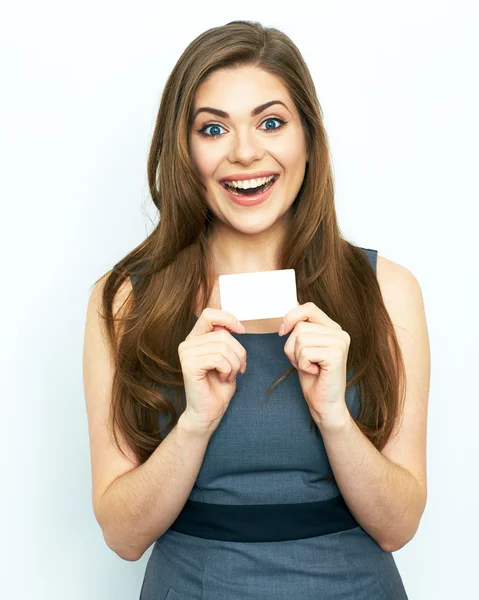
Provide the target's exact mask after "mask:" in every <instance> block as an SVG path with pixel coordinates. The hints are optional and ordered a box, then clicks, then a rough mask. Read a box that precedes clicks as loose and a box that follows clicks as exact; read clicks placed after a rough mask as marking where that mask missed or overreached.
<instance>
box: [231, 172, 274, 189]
mask: <svg viewBox="0 0 479 600" xmlns="http://www.w3.org/2000/svg"><path fill="white" fill-rule="evenodd" d="M273 177H274V175H269V176H268V177H262V178H261V179H243V180H241V181H225V183H226V184H227V185H230V186H232V187H235V188H242V189H245V190H247V189H249V188H253V187H259V186H260V185H264V184H265V183H266V182H268V181H271V180H272V179H273Z"/></svg>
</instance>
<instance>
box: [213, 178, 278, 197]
mask: <svg viewBox="0 0 479 600" xmlns="http://www.w3.org/2000/svg"><path fill="white" fill-rule="evenodd" d="M278 178H279V175H274V176H273V179H271V181H267V182H266V183H265V184H264V185H260V186H258V187H252V188H246V189H243V188H235V187H234V186H232V185H229V184H228V183H226V181H221V182H220V183H221V185H222V186H223V187H224V188H225V190H228V192H230V193H231V194H233V195H234V196H259V195H260V194H264V193H265V192H267V191H268V190H269V188H270V187H271V186H273V185H274V183H275V182H276V181H277V179H278Z"/></svg>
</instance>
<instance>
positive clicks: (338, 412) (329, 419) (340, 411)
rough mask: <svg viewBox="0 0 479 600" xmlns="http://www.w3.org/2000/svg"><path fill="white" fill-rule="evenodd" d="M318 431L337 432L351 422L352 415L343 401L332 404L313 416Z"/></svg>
mask: <svg viewBox="0 0 479 600" xmlns="http://www.w3.org/2000/svg"><path fill="white" fill-rule="evenodd" d="M313 419H314V422H315V423H316V425H317V426H318V428H319V430H320V432H327V433H337V432H341V431H344V430H345V429H346V428H347V427H348V426H349V425H350V423H351V420H352V417H351V414H350V412H349V409H348V407H347V405H346V403H345V402H341V403H340V404H339V405H338V406H333V407H331V408H328V410H324V411H322V412H321V413H316V414H315V415H314V416H313Z"/></svg>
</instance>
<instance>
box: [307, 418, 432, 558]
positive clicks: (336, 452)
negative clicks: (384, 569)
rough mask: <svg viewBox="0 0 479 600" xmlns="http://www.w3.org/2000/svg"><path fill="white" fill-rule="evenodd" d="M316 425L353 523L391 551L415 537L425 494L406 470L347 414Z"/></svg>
mask: <svg viewBox="0 0 479 600" xmlns="http://www.w3.org/2000/svg"><path fill="white" fill-rule="evenodd" d="M344 410H345V413H344V414H342V415H341V414H338V415H337V417H336V422H335V423H334V424H333V423H330V424H321V423H317V425H318V427H319V430H320V432H321V435H322V438H323V441H324V446H325V448H326V452H327V454H328V458H329V461H330V463H331V468H332V470H333V473H334V476H335V478H336V482H337V484H338V487H339V489H340V491H341V494H342V496H343V497H344V500H345V502H346V504H347V505H348V508H349V509H350V511H351V512H352V514H353V516H354V517H355V519H356V520H357V522H358V523H359V524H360V525H361V527H362V528H363V529H365V530H366V531H367V532H368V533H369V534H370V535H371V537H373V538H374V539H375V540H376V541H377V543H378V544H379V545H380V546H381V548H382V549H383V550H385V551H387V552H394V551H395V550H398V549H399V548H401V547H402V546H403V545H404V544H406V543H407V542H408V541H409V540H410V539H412V538H413V537H414V534H415V533H416V531H417V528H418V525H419V521H420V518H421V515H422V513H423V511H424V506H425V498H424V494H423V491H422V488H421V486H420V485H419V483H418V482H417V481H416V479H415V478H414V477H413V475H412V474H411V473H410V472H409V471H407V470H406V469H404V468H402V467H400V466H399V465H396V464H394V463H392V462H391V461H389V460H388V459H387V458H385V457H384V456H383V455H382V454H381V453H380V452H379V451H378V450H377V449H376V448H375V447H374V445H373V444H372V443H371V442H370V441H369V440H368V438H367V437H366V436H365V435H364V434H363V433H362V431H361V430H360V429H359V427H358V426H357V425H356V423H355V422H354V419H353V418H352V417H351V415H350V414H349V411H348V410H347V407H344Z"/></svg>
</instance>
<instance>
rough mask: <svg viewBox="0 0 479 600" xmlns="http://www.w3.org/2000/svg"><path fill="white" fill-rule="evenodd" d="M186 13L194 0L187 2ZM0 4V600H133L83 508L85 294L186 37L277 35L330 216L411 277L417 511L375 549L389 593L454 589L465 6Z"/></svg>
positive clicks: (464, 304)
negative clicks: (424, 372)
mask: <svg viewBox="0 0 479 600" xmlns="http://www.w3.org/2000/svg"><path fill="white" fill-rule="evenodd" d="M198 4H199V3H198ZM195 6H196V4H195V5H192V6H189V7H187V6H186V5H184V4H182V3H178V2H167V3H166V2H151V1H148V2H137V3H135V4H134V3H133V2H129V3H125V2H119V1H118V0H117V1H115V2H113V1H108V2H107V1H98V0H96V1H95V2H92V1H91V0H90V1H85V0H84V1H82V2H75V3H73V2H65V1H64V2H52V1H43V2H32V1H28V2H26V1H20V0H16V1H15V2H13V1H11V2H3V3H2V7H1V13H2V14H1V17H0V22H1V25H0V28H1V29H0V34H1V35H0V43H1V47H0V60H1V80H0V81H1V87H2V91H1V94H0V103H1V110H0V159H1V168H2V175H1V178H0V186H1V188H0V189H1V219H0V226H1V236H0V239H1V256H2V259H3V260H2V271H3V278H2V279H3V290H2V295H1V302H2V306H1V308H2V316H3V327H2V335H1V336H0V339H1V352H2V356H1V363H0V364H1V365H2V367H1V368H2V386H1V398H2V400H1V411H2V412H1V415H2V418H1V427H2V435H1V457H2V465H1V468H2V480H3V481H2V485H1V490H2V491H1V493H0V502H1V507H0V508H1V515H2V523H1V532H2V544H1V545H0V548H1V550H0V552H1V556H0V560H1V562H0V564H1V565H2V574H1V577H0V597H2V598H5V599H8V600H10V599H17V598H18V599H22V600H23V599H27V598H28V599H33V598H34V599H35V600H38V599H48V600H56V599H62V600H63V599H65V598H68V599H69V600H109V599H112V600H113V599H115V600H122V599H125V600H126V599H133V598H138V595H139V590H140V587H141V582H142V578H143V573H144V570H145V567H146V562H147V560H148V557H149V554H150V551H151V550H149V551H147V552H146V553H145V554H144V556H143V557H142V558H141V559H140V560H139V561H137V562H128V561H124V560H122V559H120V558H119V557H118V556H117V555H116V554H114V553H113V552H112V551H111V550H110V549H109V548H108V547H107V546H106V544H105V543H104V540H103V537H102V534H101V530H100V528H99V526H98V524H97V523H96V521H95V519H94V516H93V510H92V505H91V472H90V456H89V443H88V429H87V419H86V409H85V402H84V396H83V383H82V344H83V333H84V322H85V311H86V304H87V300H88V296H89V293H90V286H92V284H93V282H94V281H95V280H96V279H97V278H98V277H99V276H100V275H102V274H103V273H105V272H106V271H107V270H109V269H110V268H111V266H112V265H113V264H114V263H115V262H116V261H117V260H118V259H119V258H120V257H123V256H124V255H125V254H126V253H127V252H129V251H130V250H131V249H132V248H133V247H134V246H136V245H137V244H138V243H139V242H140V241H141V240H142V239H143V238H144V237H145V236H146V234H147V232H149V231H151V229H152V226H153V225H152V220H155V219H156V215H155V211H154V208H153V205H152V203H151V202H150V200H149V193H148V187H147V179H146V160H147V154H148V149H149V144H150V141H151V136H152V133H153V127H154V122H155V118H156V113H157V110H158V106H159V100H160V96H161V92H162V90H163V86H164V84H165V81H166V79H167V77H168V75H169V73H170V71H171V69H172V68H173V66H174V65H175V63H176V61H177V60H178V58H179V56H180V54H181V53H182V52H183V50H184V49H185V48H186V46H187V45H188V44H189V43H190V42H191V41H192V40H193V39H194V38H195V37H196V36H197V35H199V34H200V33H201V32H203V31H205V30H206V29H209V28H211V27H214V26H217V25H223V24H226V23H227V22H228V21H231V20H234V19H251V20H258V21H260V22H261V23H263V24H264V25H267V26H275V27H278V28H279V29H281V30H283V31H284V32H285V33H286V34H287V35H289V36H290V37H291V38H292V40H293V41H294V42H295V43H296V44H297V45H298V47H299V49H300V51H301V52H302V54H303V56H304V58H305V60H306V62H307V64H308V66H309V68H310V70H311V72H312V76H313V79H314V81H315V84H316V88H317V92H318V97H319V100H320V103H321V105H322V108H323V111H324V115H325V125H326V129H327V131H328V134H329V137H330V141H331V150H332V156H333V162H334V172H335V181H336V191H337V196H336V200H337V211H338V215H339V221H340V227H341V229H342V231H343V233H344V234H345V236H346V237H347V238H348V239H349V240H350V241H353V242H354V243H356V244H358V245H360V246H363V247H367V248H373V249H377V250H378V251H379V254H381V255H383V256H385V257H386V258H389V259H391V260H394V261H396V262H398V263H400V264H402V265H404V266H405V267H407V268H408V269H409V270H411V271H412V272H413V273H414V274H415V275H416V277H417V279H418V280H419V282H420V284H421V288H422V291H423V295H424V301H425V306H426V313H427V320H428V327H429V333H430V341H431V360H432V377H431V391H430V404H429V423H428V504H427V508H426V511H425V513H424V516H423V519H422V521H421V525H420V528H419V531H418V533H417V535H416V536H415V538H414V539H413V540H412V541H411V542H410V543H409V544H408V545H407V546H405V547H404V548H403V549H401V550H400V551H398V552H396V553H395V554H394V556H395V559H396V562H397V565H398V567H399V570H400V572H401V575H402V577H403V581H404V584H405V587H406V590H407V592H408V595H409V598H410V600H428V599H434V600H442V599H449V598H461V599H464V600H468V599H469V598H473V597H476V596H475V594H477V584H476V562H477V540H478V525H477V512H478V511H477V509H478V501H477V497H478V484H477V461H478V442H477V440H478V435H477V422H478V409H477V401H478V399H479V398H478V392H477V391H478V384H477V383H476V378H477V370H478V369H477V362H478V358H479V352H478V333H479V328H478V317H477V312H478V308H479V303H478V300H477V299H478V292H479V286H478V275H479V269H478V267H477V261H478V258H479V256H478V252H477V236H478V229H477V223H476V218H477V217H478V211H477V202H478V200H479V194H478V184H477V173H478V168H477V162H478V158H479V156H478V155H479V153H478V145H479V141H478V139H479V138H478V133H479V131H478V129H479V127H478V126H479V119H478V106H479V93H478V92H479V91H478V77H477V57H478V56H479V41H478V39H479V38H478V36H477V30H478V8H477V4H476V3H474V2H472V1H471V2H465V1H462V2H461V1H456V2H454V3H453V2H452V1H449V2H441V1H438V0H436V1H434V2H432V1H431V2H425V1H417V0H415V1H414V2H412V1H410V0H408V1H402V2H394V3H393V2H384V1H382V2H381V1H375V2H371V1H364V0H363V1H362V2H356V1H351V2H345V1H338V0H335V1H334V2H333V1H330V2H321V1H316V2H314V4H313V3H312V2H311V4H308V3H301V2H300V3H298V2H288V3H284V2H277V1H276V2H268V1H266V2H263V3H259V2H257V1H256V0H255V1H254V2H248V1H243V2H241V3H240V5H238V7H236V6H234V3H224V2H222V3H220V2H206V3H205V4H201V5H198V6H197V7H196V8H195Z"/></svg>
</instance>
